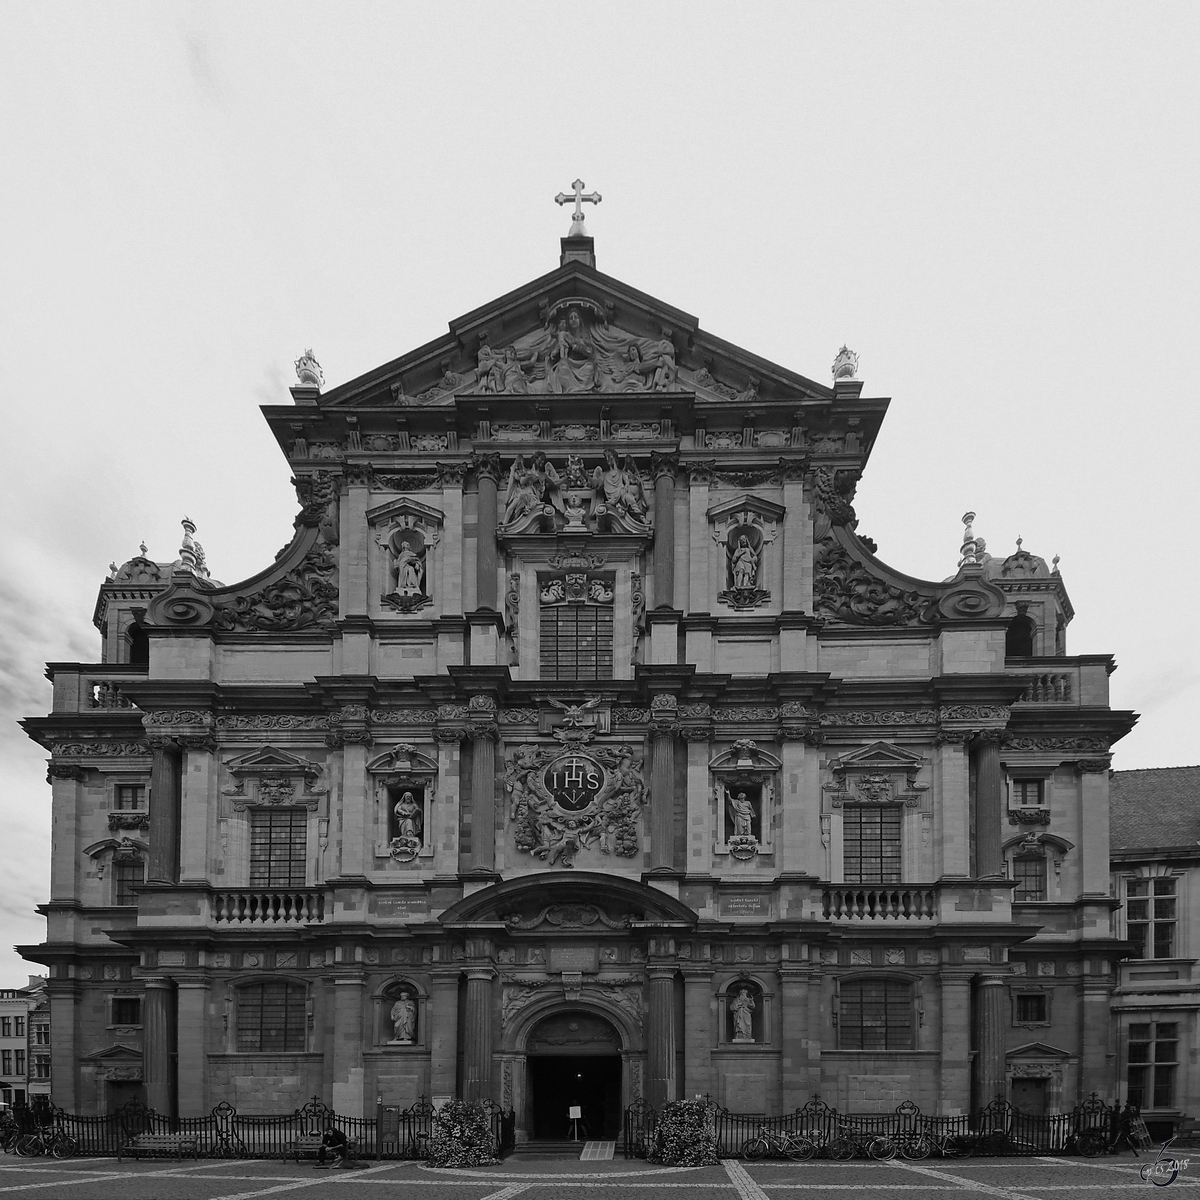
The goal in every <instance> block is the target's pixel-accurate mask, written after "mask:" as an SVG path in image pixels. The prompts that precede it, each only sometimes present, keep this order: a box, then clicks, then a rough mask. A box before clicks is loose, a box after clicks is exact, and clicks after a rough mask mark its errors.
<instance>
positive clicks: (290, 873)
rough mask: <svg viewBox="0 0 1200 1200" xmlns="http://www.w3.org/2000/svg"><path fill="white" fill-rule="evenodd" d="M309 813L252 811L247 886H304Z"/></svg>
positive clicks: (283, 810) (269, 810) (290, 809)
mask: <svg viewBox="0 0 1200 1200" xmlns="http://www.w3.org/2000/svg"><path fill="white" fill-rule="evenodd" d="M307 849H308V812H307V810H305V809H303V808H269V809H261V808H259V809H254V810H252V811H251V813H250V886H251V887H252V888H298V887H303V886H304V880H305V857H306V854H307Z"/></svg>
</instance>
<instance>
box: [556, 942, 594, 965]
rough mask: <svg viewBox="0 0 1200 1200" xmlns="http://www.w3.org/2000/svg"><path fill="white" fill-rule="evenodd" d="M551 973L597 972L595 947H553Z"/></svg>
mask: <svg viewBox="0 0 1200 1200" xmlns="http://www.w3.org/2000/svg"><path fill="white" fill-rule="evenodd" d="M550 970H551V971H595V970H596V947H595V946H551V947H550Z"/></svg>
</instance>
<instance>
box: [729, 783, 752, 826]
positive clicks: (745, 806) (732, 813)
mask: <svg viewBox="0 0 1200 1200" xmlns="http://www.w3.org/2000/svg"><path fill="white" fill-rule="evenodd" d="M725 806H726V808H727V809H728V810H729V819H730V820H731V821H732V822H733V836H734V837H753V836H754V817H755V813H754V801H753V800H751V799H750V798H749V797H748V796H747V795H746V793H745V792H738V794H737V796H736V797H735V796H734V794H733V793H732V792H731V791H729V790H728V789H726V791H725Z"/></svg>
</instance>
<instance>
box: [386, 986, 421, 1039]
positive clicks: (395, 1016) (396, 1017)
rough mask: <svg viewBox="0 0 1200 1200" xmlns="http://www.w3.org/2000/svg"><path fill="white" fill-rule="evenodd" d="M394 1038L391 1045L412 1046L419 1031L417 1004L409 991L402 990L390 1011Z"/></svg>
mask: <svg viewBox="0 0 1200 1200" xmlns="http://www.w3.org/2000/svg"><path fill="white" fill-rule="evenodd" d="M390 1017H391V1022H392V1031H393V1032H392V1039H391V1041H390V1042H388V1045H389V1046H411V1045H412V1044H413V1038H414V1036H415V1034H416V1032H417V1006H416V1004H415V1003H414V1002H413V1000H412V998H411V997H410V996H409V994H408V992H401V993H400V998H399V999H398V1000H397V1001H396V1003H395V1004H393V1005H392V1011H391V1013H390Z"/></svg>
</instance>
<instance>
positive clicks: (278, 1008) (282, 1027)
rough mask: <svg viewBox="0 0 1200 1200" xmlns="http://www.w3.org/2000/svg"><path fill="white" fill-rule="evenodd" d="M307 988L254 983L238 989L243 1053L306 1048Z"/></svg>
mask: <svg viewBox="0 0 1200 1200" xmlns="http://www.w3.org/2000/svg"><path fill="white" fill-rule="evenodd" d="M304 1026H305V1014H304V988H303V987H302V986H301V985H299V984H295V983H253V984H249V985H248V986H246V987H243V988H241V989H240V990H239V991H238V1002H237V1048H238V1051H239V1052H240V1053H242V1054H258V1053H271V1052H274V1053H278V1052H281V1051H290V1050H303V1049H304Z"/></svg>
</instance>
